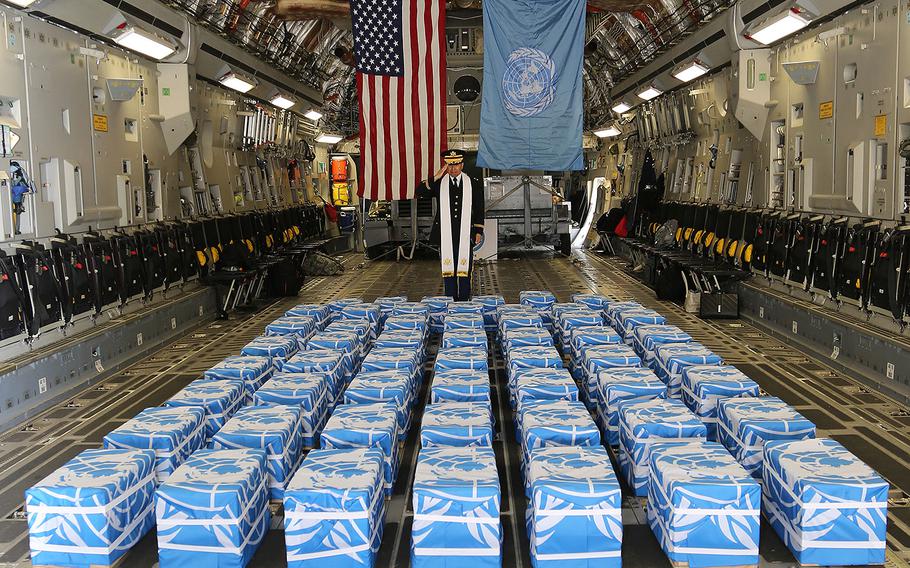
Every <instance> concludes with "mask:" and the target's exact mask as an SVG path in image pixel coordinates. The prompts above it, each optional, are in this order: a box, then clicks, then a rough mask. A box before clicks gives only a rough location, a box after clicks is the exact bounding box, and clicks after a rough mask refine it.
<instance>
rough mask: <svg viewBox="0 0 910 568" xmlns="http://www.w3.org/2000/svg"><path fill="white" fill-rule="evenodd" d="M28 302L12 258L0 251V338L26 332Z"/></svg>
mask: <svg viewBox="0 0 910 568" xmlns="http://www.w3.org/2000/svg"><path fill="white" fill-rule="evenodd" d="M26 302H27V299H26V298H25V294H24V293H23V292H22V284H21V282H20V280H19V273H18V271H17V270H16V268H15V266H14V264H13V262H12V259H10V258H9V257H7V256H6V253H4V252H2V251H0V339H9V338H10V337H15V336H17V335H20V334H21V333H23V332H25V304H26Z"/></svg>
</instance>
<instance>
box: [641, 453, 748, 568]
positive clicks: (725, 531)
mask: <svg viewBox="0 0 910 568" xmlns="http://www.w3.org/2000/svg"><path fill="white" fill-rule="evenodd" d="M650 470H651V474H650V482H649V484H648V485H649V489H648V508H647V509H648V524H650V525H651V530H652V531H653V532H654V536H656V537H657V540H658V541H659V542H660V544H661V548H663V550H664V553H666V555H667V557H668V558H669V559H670V561H671V562H673V563H674V564H675V563H686V564H688V566H689V567H690V568H700V567H709V566H737V565H752V566H755V565H758V528H759V519H760V518H761V488H760V487H759V485H758V483H757V482H756V481H755V480H754V479H752V477H751V476H750V475H749V474H748V473H746V471H745V470H744V469H743V467H742V466H741V465H739V464H738V463H736V460H735V459H733V457H732V456H731V455H730V454H729V453H728V452H727V450H726V449H724V447H723V446H721V445H720V444H716V443H713V442H704V441H702V442H690V443H679V442H670V443H658V444H654V445H653V446H652V447H651V458H650Z"/></svg>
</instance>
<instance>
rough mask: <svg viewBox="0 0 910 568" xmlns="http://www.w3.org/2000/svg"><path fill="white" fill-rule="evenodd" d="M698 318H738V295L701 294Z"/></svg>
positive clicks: (726, 293)
mask: <svg viewBox="0 0 910 568" xmlns="http://www.w3.org/2000/svg"><path fill="white" fill-rule="evenodd" d="M698 316H699V317H700V318H701V319H736V318H738V317H739V294H738V293H736V292H702V294H701V303H700V304H699V309H698Z"/></svg>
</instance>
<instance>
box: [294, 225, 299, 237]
mask: <svg viewBox="0 0 910 568" xmlns="http://www.w3.org/2000/svg"><path fill="white" fill-rule="evenodd" d="M294 236H295V237H299V236H300V227H298V226H297V225H294Z"/></svg>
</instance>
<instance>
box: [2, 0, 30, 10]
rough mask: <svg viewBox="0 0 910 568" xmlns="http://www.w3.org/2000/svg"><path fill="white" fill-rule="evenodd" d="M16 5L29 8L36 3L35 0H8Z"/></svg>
mask: <svg viewBox="0 0 910 568" xmlns="http://www.w3.org/2000/svg"><path fill="white" fill-rule="evenodd" d="M6 1H7V2H9V3H10V4H13V5H14V6H19V7H20V8H28V7H29V6H31V5H32V4H34V3H35V0H6Z"/></svg>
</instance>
